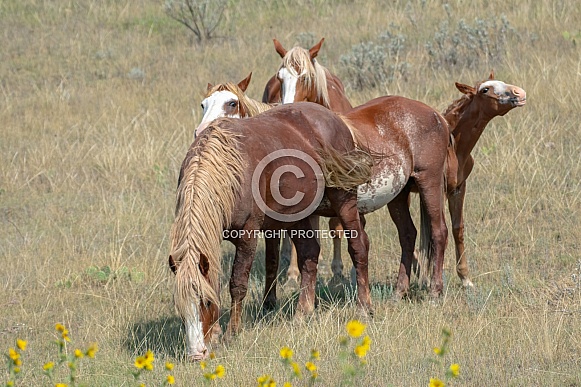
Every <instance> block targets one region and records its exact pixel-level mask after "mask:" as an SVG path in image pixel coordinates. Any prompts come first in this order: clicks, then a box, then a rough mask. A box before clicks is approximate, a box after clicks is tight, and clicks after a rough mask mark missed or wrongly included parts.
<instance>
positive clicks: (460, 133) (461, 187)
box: [276, 48, 526, 286]
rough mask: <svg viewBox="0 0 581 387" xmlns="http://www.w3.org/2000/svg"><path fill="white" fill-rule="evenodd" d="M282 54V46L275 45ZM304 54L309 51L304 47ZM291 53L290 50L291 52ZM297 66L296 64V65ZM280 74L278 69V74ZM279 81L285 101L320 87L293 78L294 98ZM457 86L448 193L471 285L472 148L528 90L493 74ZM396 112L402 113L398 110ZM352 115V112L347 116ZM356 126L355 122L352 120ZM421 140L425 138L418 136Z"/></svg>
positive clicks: (449, 113) (342, 99)
mask: <svg viewBox="0 0 581 387" xmlns="http://www.w3.org/2000/svg"><path fill="white" fill-rule="evenodd" d="M276 51H277V52H278V53H279V54H280V52H281V51H280V49H279V48H276ZM302 51H303V55H304V53H306V52H307V50H305V49H302ZM289 53H290V51H289ZM285 61H286V62H287V63H288V62H290V63H297V61H296V60H292V59H290V58H287V59H286V60H285V59H283V64H282V65H281V68H282V67H283V66H285ZM295 66H296V65H295ZM294 72H295V73H301V72H302V70H301V68H300V67H299V68H297V67H295V68H294ZM280 73H281V70H279V72H278V74H280ZM278 79H279V82H282V83H283V86H282V87H283V100H284V101H287V100H290V101H291V102H292V101H302V100H304V98H303V97H304V96H305V95H312V92H309V90H311V89H315V88H317V85H316V84H315V82H314V81H312V80H311V81H309V80H306V79H305V77H301V78H298V79H297V80H296V81H293V82H294V83H293V86H292V89H294V90H296V94H295V96H294V98H292V95H291V96H289V97H287V96H286V95H284V91H285V90H288V88H284V82H286V81H287V78H284V77H280V76H279V78H278ZM456 87H457V88H458V90H460V92H462V93H463V94H464V96H463V97H462V98H460V99H458V100H456V101H454V102H453V103H452V104H451V105H450V106H449V107H448V108H447V109H446V110H445V112H444V113H443V115H444V117H445V118H446V121H447V122H448V123H449V125H450V132H451V134H452V135H453V138H454V141H453V142H451V143H450V146H449V147H448V150H447V152H448V166H447V170H446V177H447V186H446V193H447V198H448V207H449V211H450V216H451V219H452V231H453V235H454V242H455V245H456V262H457V265H456V272H457V274H458V276H459V277H460V279H461V280H462V284H463V285H464V286H472V281H471V280H470V279H469V277H468V263H467V259H466V256H465V252H464V219H463V208H464V197H465V194H466V179H467V178H468V176H469V175H470V173H471V171H472V168H473V166H474V159H473V157H472V155H471V152H472V149H474V146H475V145H476V142H477V141H478V139H479V138H480V135H481V134H482V132H483V130H484V128H485V127H486V125H487V124H488V122H490V120H491V119H492V118H494V117H496V116H503V115H505V114H506V113H508V112H509V111H510V110H512V109H513V108H515V107H519V106H524V105H525V103H526V92H525V91H524V90H523V89H521V88H520V87H517V86H513V85H508V84H505V83H504V82H501V81H497V80H494V74H493V73H491V74H490V76H489V79H488V80H486V81H482V82H478V83H477V84H476V86H475V87H471V86H468V85H463V84H460V83H456ZM334 98H337V99H338V100H339V101H338V102H336V104H341V103H343V104H345V103H348V100H347V97H346V96H345V95H344V94H342V95H341V94H334ZM307 100H308V101H311V102H317V103H320V102H318V101H317V100H316V99H314V98H311V99H307ZM394 114H400V113H399V112H395V113H394ZM346 117H349V114H347V115H346ZM353 124H355V126H357V123H356V122H353ZM419 141H424V140H423V139H419ZM333 259H334V261H335V260H338V261H341V251H340V249H337V248H336V249H335V254H334V258H333Z"/></svg>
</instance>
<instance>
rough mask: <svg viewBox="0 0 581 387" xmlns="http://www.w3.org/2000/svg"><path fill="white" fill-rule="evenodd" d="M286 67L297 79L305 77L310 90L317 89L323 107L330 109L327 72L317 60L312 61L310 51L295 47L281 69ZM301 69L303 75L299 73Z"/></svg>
mask: <svg viewBox="0 0 581 387" xmlns="http://www.w3.org/2000/svg"><path fill="white" fill-rule="evenodd" d="M283 67H285V68H286V69H287V70H288V71H289V72H290V73H291V74H293V75H294V76H297V77H300V76H302V77H304V81H305V84H306V87H307V89H308V90H310V89H311V88H312V87H313V86H314V87H316V88H317V90H316V92H317V97H318V98H321V99H322V101H323V106H325V107H326V108H330V104H329V91H328V90H327V73H329V70H327V69H326V68H325V67H324V66H321V65H320V64H319V63H318V62H317V60H316V59H313V61H311V56H310V55H309V51H308V50H306V49H304V48H302V47H298V46H297V47H293V48H291V49H290V50H288V52H287V53H286V55H285V56H284V58H283V59H282V64H281V66H280V68H283ZM296 69H299V70H300V71H301V73H300V74H299V73H297V70H296Z"/></svg>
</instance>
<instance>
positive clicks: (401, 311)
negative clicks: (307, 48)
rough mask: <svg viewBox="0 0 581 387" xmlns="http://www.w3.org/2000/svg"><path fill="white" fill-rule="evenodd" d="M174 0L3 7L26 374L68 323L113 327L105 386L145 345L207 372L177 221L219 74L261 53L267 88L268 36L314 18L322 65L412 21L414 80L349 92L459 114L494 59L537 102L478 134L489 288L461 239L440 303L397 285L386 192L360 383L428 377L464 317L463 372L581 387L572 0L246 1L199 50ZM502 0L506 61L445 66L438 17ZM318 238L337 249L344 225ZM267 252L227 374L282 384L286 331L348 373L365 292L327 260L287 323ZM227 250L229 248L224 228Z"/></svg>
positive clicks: (2, 59)
mask: <svg viewBox="0 0 581 387" xmlns="http://www.w3.org/2000/svg"><path fill="white" fill-rule="evenodd" d="M162 3H163V2H155V1H145V0H139V1H120V2H110V1H88V2H74V1H58V2H50V1H43V0H22V1H16V0H5V1H3V2H2V3H0V31H1V33H0V47H1V49H0V74H1V79H0V122H1V123H2V125H1V126H0V307H1V308H2V309H3V310H4V312H3V313H1V314H0V348H6V349H7V348H8V347H9V346H12V345H13V342H14V339H15V338H16V337H21V338H25V339H27V340H28V341H29V347H28V350H27V354H26V356H25V358H24V361H25V364H24V366H23V368H22V369H23V378H22V379H21V384H22V385H41V384H42V383H45V382H46V380H45V379H43V376H42V370H41V368H42V364H43V363H44V362H45V361H48V360H49V359H50V357H51V356H52V355H53V354H54V353H55V350H56V348H55V347H54V344H52V343H51V342H50V341H51V340H52V337H53V335H54V333H53V331H54V330H53V327H54V323H56V322H62V323H64V324H66V325H67V327H69V329H70V331H71V336H72V337H74V339H75V341H76V343H79V345H82V346H85V345H86V344H88V343H90V342H93V341H97V342H98V343H99V347H100V352H99V353H98V354H97V359H96V360H95V361H94V362H90V363H86V364H85V365H83V366H81V368H80V369H79V377H80V379H81V380H84V381H86V382H87V383H89V385H103V386H119V385H129V384H130V382H131V377H130V374H129V372H130V370H131V368H132V364H133V359H134V357H135V356H136V355H137V354H141V353H143V352H144V351H145V349H147V348H151V349H153V350H154V351H155V353H156V355H157V357H158V358H161V359H169V360H171V361H174V362H177V363H178V364H177V367H176V369H175V376H176V379H177V381H178V383H179V384H181V385H195V384H196V383H197V381H200V379H199V376H200V371H199V369H198V367H197V366H195V365H191V364H188V363H186V362H184V361H183V360H184V350H183V333H182V332H181V331H180V324H179V321H178V320H177V319H176V317H175V314H174V312H173V309H172V306H171V305H172V300H171V298H172V295H171V286H170V284H171V280H172V276H171V273H170V272H169V270H168V268H167V251H168V242H167V238H168V235H169V229H170V225H171V222H172V213H173V206H174V203H175V197H174V195H175V186H176V180H177V171H178V168H179V165H180V163H181V160H182V158H183V156H184V155H185V151H186V149H187V147H188V146H189V144H190V142H191V141H192V133H193V130H194V128H195V126H196V125H197V123H198V122H199V120H200V108H199V103H200V101H201V96H202V93H203V91H204V90H205V86H206V83H207V82H212V83H215V82H221V81H239V80H240V79H242V78H244V77H245V76H246V75H247V74H248V72H250V71H253V73H254V75H253V82H252V84H251V85H250V88H249V90H248V92H249V94H250V95H251V96H253V97H254V98H257V99H259V98H260V96H261V94H262V87H263V85H264V84H265V82H266V80H267V79H268V78H269V77H270V76H271V75H272V74H274V71H275V70H276V69H277V66H278V64H279V60H280V59H279V58H278V56H277V55H276V53H275V52H274V49H273V47H272V43H271V39H272V38H273V37H276V38H278V39H279V40H280V41H281V42H283V44H284V45H285V46H287V47H290V46H292V45H293V44H294V42H295V41H298V39H299V36H305V33H310V34H311V35H312V36H313V37H315V38H319V37H323V36H324V37H325V38H326V41H325V44H324V46H323V49H322V50H321V54H320V61H321V63H323V64H325V65H326V66H328V67H329V68H330V69H331V70H333V71H335V72H341V68H340V67H339V59H340V57H341V55H344V54H346V53H348V52H350V50H351V48H352V46H354V45H356V44H358V43H360V42H363V41H374V40H376V39H377V37H378V36H379V34H380V33H382V32H383V31H385V30H386V29H389V28H390V24H393V25H395V26H397V27H398V28H399V30H400V31H401V32H402V33H403V34H405V35H406V37H407V41H406V46H407V51H406V56H405V58H402V60H405V61H407V62H408V63H409V64H410V68H409V73H408V75H407V80H405V79H396V80H395V81H394V82H392V83H389V84H385V85H383V86H381V87H380V88H378V89H365V90H361V91H354V90H348V92H349V96H350V98H351V100H352V101H353V103H354V104H358V103H362V102H365V101H366V100H368V99H371V98H373V97H376V96H379V95H382V94H386V93H392V94H400V95H404V96H407V97H411V98H415V99H419V100H421V101H424V102H426V103H428V104H429V105H431V106H434V107H435V108H437V109H438V110H443V109H444V108H445V107H446V106H447V105H448V104H449V103H450V102H452V100H454V99H455V98H458V97H459V95H460V94H459V93H458V92H457V91H456V90H455V89H454V86H453V82H454V81H460V82H464V83H470V84H472V83H474V82H476V81H478V80H481V79H483V78H484V77H485V76H486V75H487V74H488V71H489V70H490V67H491V66H493V67H494V68H495V70H496V74H497V78H499V79H502V80H504V81H506V82H508V83H512V84H516V85H518V86H521V87H523V88H524V89H525V90H526V91H527V93H528V103H527V106H526V107H524V108H522V109H518V110H516V111H513V112H511V113H509V114H508V115H507V116H505V117H502V118H496V119H495V120H494V121H493V122H492V123H491V124H490V125H489V126H488V128H487V130H486V131H485V133H484V135H483V136H482V138H481V140H480V141H479V143H478V145H477V147H476V149H475V151H474V156H475V159H476V167H475V170H474V172H473V174H472V176H471V177H470V179H469V181H468V195H467V203H466V223H467V225H466V238H467V241H466V245H467V253H468V254H469V256H468V258H469V262H470V268H471V273H472V277H473V279H474V282H475V285H476V287H475V288H474V289H469V290H464V289H462V288H461V285H460V281H459V280H458V279H457V278H456V276H455V274H454V270H453V259H454V258H453V251H452V249H451V248H449V249H448V251H447V256H446V270H445V274H446V278H445V280H446V282H445V283H446V291H445V295H444V297H443V299H442V300H441V302H439V303H437V304H435V305H434V304H433V303H431V302H429V300H426V299H424V293H422V292H420V291H417V292H414V295H413V297H412V300H411V301H406V302H401V303H398V304H393V303H391V302H390V301H389V296H390V294H391V293H390V292H391V286H392V285H393V284H394V281H395V277H396V270H397V267H398V261H399V246H398V243H397V236H396V233H395V227H394V226H393V225H392V223H391V222H390V221H389V220H387V219H388V218H389V217H388V214H387V212H386V211H385V210H381V211H378V212H377V213H375V214H373V215H371V216H369V219H368V230H369V233H370V236H371V242H372V246H371V249H372V250H371V254H370V257H371V261H370V273H371V278H372V282H373V284H372V286H373V287H372V294H373V297H374V303H375V306H376V316H375V318H374V319H373V320H372V321H369V326H368V329H369V334H370V336H371V337H372V340H373V344H372V349H371V351H370V353H369V355H368V356H369V368H368V373H367V375H366V376H365V378H364V379H363V380H362V381H361V383H362V384H363V383H366V384H368V385H373V386H385V385H394V386H401V385H405V386H408V385H409V386H418V385H426V384H427V382H428V380H429V377H430V376H433V375H435V374H436V373H437V372H438V369H437V368H436V367H435V365H434V364H433V363H431V362H430V361H429V359H430V357H431V348H432V347H433V346H435V345H438V343H439V338H440V330H441V328H442V327H449V328H450V329H451V330H452V332H453V335H454V337H453V341H452V345H451V352H450V353H449V355H448V356H449V359H450V360H453V361H455V362H458V363H459V364H460V365H461V367H462V369H461V378H460V379H459V380H458V381H457V382H456V384H458V385H467V386H472V385H513V386H522V385H570V386H574V385H581V373H580V372H579V362H580V359H581V357H580V356H581V355H580V354H581V341H580V340H579V327H580V325H579V317H580V315H579V313H580V311H581V284H580V282H579V280H578V278H579V277H578V276H579V275H581V273H580V272H579V271H580V270H581V267H580V266H581V264H580V263H579V262H580V258H581V255H580V254H579V240H581V225H580V221H579V217H580V213H579V208H580V207H581V205H580V201H581V187H580V181H581V176H580V171H581V162H580V160H581V140H580V138H581V136H580V134H581V133H580V129H579V122H581V113H580V110H581V103H580V102H579V99H578V91H579V90H581V55H580V54H581V51H580V49H579V45H578V44H579V42H578V41H577V42H576V43H575V42H574V41H573V40H572V39H565V38H564V37H563V34H562V33H563V32H564V31H569V32H571V33H575V32H578V31H579V25H581V10H580V9H579V7H578V4H577V3H576V2H575V1H572V0H564V1H558V2H555V1H548V0H541V1H534V0H524V1H520V2H508V3H507V2H501V1H496V0H495V1H483V0H482V1H480V0H479V1H476V2H466V1H460V0H458V1H454V2H450V3H449V4H448V6H447V7H444V6H443V5H442V3H441V2H439V1H433V0H428V1H422V2H417V3H416V2H407V1H394V2H390V3H389V4H387V5H386V3H385V2H381V1H369V2H361V1H347V0H344V1H336V2H333V3H332V4H330V3H328V2H323V1H319V0H299V1H296V2H290V1H283V0H276V1H265V0H249V1H244V2H242V1H231V2H230V4H229V8H228V10H227V12H226V19H225V23H224V25H223V27H222V29H221V30H220V31H219V32H218V35H220V37H219V38H217V39H215V40H213V41H211V42H210V43H209V44H207V45H205V46H198V45H196V44H193V43H192V38H191V37H190V36H188V32H187V31H186V30H185V29H184V28H183V27H181V26H180V25H178V24H177V23H175V22H173V21H171V20H170V19H169V18H168V17H167V16H166V15H164V13H163V7H162V6H163V4H162ZM501 15H505V16H506V18H507V19H508V20H509V22H510V24H511V26H512V27H513V28H514V29H515V31H516V32H517V33H516V35H513V36H511V37H510V39H509V40H508V42H507V46H506V52H505V53H504V58H503V60H499V61H492V62H487V61H482V63H479V64H478V65H477V68H474V69H466V68H463V67H462V66H459V67H455V68H437V69H433V68H431V67H429V65H428V62H429V56H428V53H427V51H426V49H425V44H426V43H427V42H428V41H430V40H431V39H432V36H433V33H434V31H437V30H438V29H439V27H440V25H441V23H442V22H443V21H445V20H447V21H448V22H449V24H450V26H454V25H456V24H457V23H458V21H459V20H460V19H465V20H466V21H467V22H470V23H471V22H473V21H474V19H475V18H477V17H478V18H481V19H486V20H494V19H498V18H500V16H501ZM300 34H303V35H300ZM415 207H417V206H415ZM450 245H451V241H450ZM323 248H324V253H325V255H326V257H329V256H330V252H331V248H330V243H329V241H324V245H323ZM262 254H263V252H259V254H258V259H257V264H256V265H255V266H256V268H255V271H254V272H253V275H252V279H251V286H250V291H249V296H248V300H247V304H246V305H247V310H246V313H245V321H246V325H245V329H244V332H243V333H242V334H241V335H240V336H239V337H238V338H237V339H236V340H235V341H234V342H233V343H231V344H229V345H228V346H218V347H217V348H215V349H216V351H217V355H218V357H219V360H220V362H221V363H222V364H224V365H225V366H226V372H227V376H226V379H224V380H223V381H222V383H221V384H224V385H231V386H240V385H243V386H247V385H253V384H255V378H256V377H257V376H258V375H260V374H262V373H270V374H272V375H274V376H275V377H276V378H277V380H280V378H282V376H283V375H285V373H284V372H285V370H284V367H283V366H282V365H281V364H280V362H279V361H278V360H277V353H278V349H279V348H280V347H282V346H283V345H288V346H290V347H292V348H294V349H295V351H297V352H298V354H299V355H301V356H306V355H307V354H308V353H309V351H310V349H311V347H313V346H315V347H317V348H318V349H320V350H321V357H322V360H321V363H320V369H321V370H320V375H321V377H322V378H323V380H325V382H326V383H327V384H331V385H334V384H335V383H336V382H335V375H336V373H337V372H339V371H340V370H339V367H340V365H339V363H338V362H337V361H335V357H334V355H335V354H336V352H337V350H338V345H339V344H338V343H337V341H336V337H337V336H338V335H339V334H340V332H341V331H342V329H343V325H344V322H345V321H347V320H348V319H349V318H351V317H353V316H355V315H356V310H355V308H354V306H353V304H352V303H351V302H350V301H349V300H347V301H345V300H340V301H338V302H332V301H328V300H327V298H328V297H326V296H325V293H324V290H325V281H326V280H327V279H328V270H325V269H326V268H325V264H323V270H322V276H321V286H320V288H321V289H322V290H321V293H322V301H321V303H320V304H321V305H320V308H319V309H318V311H317V312H316V313H315V315H313V316H312V317H309V318H307V319H306V320H305V321H301V322H296V321H293V320H292V319H291V317H290V313H288V311H289V310H291V309H292V308H291V305H292V303H293V302H294V301H293V299H292V298H289V297H288V296H285V297H283V298H282V300H281V311H280V312H279V313H277V314H276V315H275V316H274V317H272V318H268V319H264V318H261V317H260V315H259V313H258V310H259V308H260V305H259V302H260V301H259V300H260V294H261V292H262V283H263V268H262V267H261V263H260V261H261V259H262ZM344 255H345V257H346V256H347V254H346V252H344ZM224 256H225V260H226V261H228V260H229V259H231V257H232V248H231V247H230V246H228V245H226V244H225V245H224ZM327 265H328V264H327ZM107 268H108V269H109V271H107ZM101 269H102V270H101ZM574 274H575V275H577V277H572V275H574ZM228 275H229V273H225V275H224V281H225V282H226V281H227V278H228ZM223 302H224V304H225V305H227V304H228V302H229V296H228V294H227V292H226V291H225V290H224V293H223ZM226 318H227V312H226V315H225V318H224V320H226ZM152 381H153V380H148V382H152ZM148 384H149V383H148Z"/></svg>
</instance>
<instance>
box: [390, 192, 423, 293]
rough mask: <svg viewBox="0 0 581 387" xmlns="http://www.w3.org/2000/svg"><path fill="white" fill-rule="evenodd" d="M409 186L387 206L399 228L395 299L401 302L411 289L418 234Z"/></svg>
mask: <svg viewBox="0 0 581 387" xmlns="http://www.w3.org/2000/svg"><path fill="white" fill-rule="evenodd" d="M409 196H410V187H409V184H408V185H407V186H406V187H405V188H404V190H403V191H402V192H400V193H399V194H398V195H397V196H396V197H395V198H394V199H393V200H392V201H391V202H389V203H388V204H387V208H388V209H389V215H390V216H391V219H392V220H393V223H394V224H395V226H396V227H397V234H398V237H399V245H400V247H401V260H400V264H399V272H398V275H397V285H396V290H395V295H394V298H395V299H396V300H400V299H401V298H403V297H405V296H406V295H407V293H408V291H409V288H410V277H411V270H412V263H413V261H414V259H415V251H414V246H415V244H416V237H417V235H418V232H417V230H416V227H415V226H414V222H413V220H412V217H411V214H410V207H409Z"/></svg>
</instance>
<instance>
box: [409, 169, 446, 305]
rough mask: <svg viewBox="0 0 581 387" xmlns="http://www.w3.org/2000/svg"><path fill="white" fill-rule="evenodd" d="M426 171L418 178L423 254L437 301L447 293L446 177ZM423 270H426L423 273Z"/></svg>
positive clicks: (431, 291)
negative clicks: (444, 273) (445, 290)
mask: <svg viewBox="0 0 581 387" xmlns="http://www.w3.org/2000/svg"><path fill="white" fill-rule="evenodd" d="M436 172H438V171H430V170H426V171H425V172H424V173H422V174H418V175H417V176H415V180H416V184H417V185H418V189H419V192H420V212H421V225H420V230H421V232H420V253H421V254H422V255H423V256H425V257H427V261H428V265H427V268H428V269H429V268H432V276H431V281H430V295H431V296H434V297H438V296H441V295H442V291H443V290H444V280H443V270H444V252H445V251H446V243H447V242H448V228H447V227H446V221H445V219H444V187H443V183H444V181H443V178H442V175H443V173H441V172H440V174H439V175H438V173H436ZM422 270H423V269H422Z"/></svg>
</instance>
